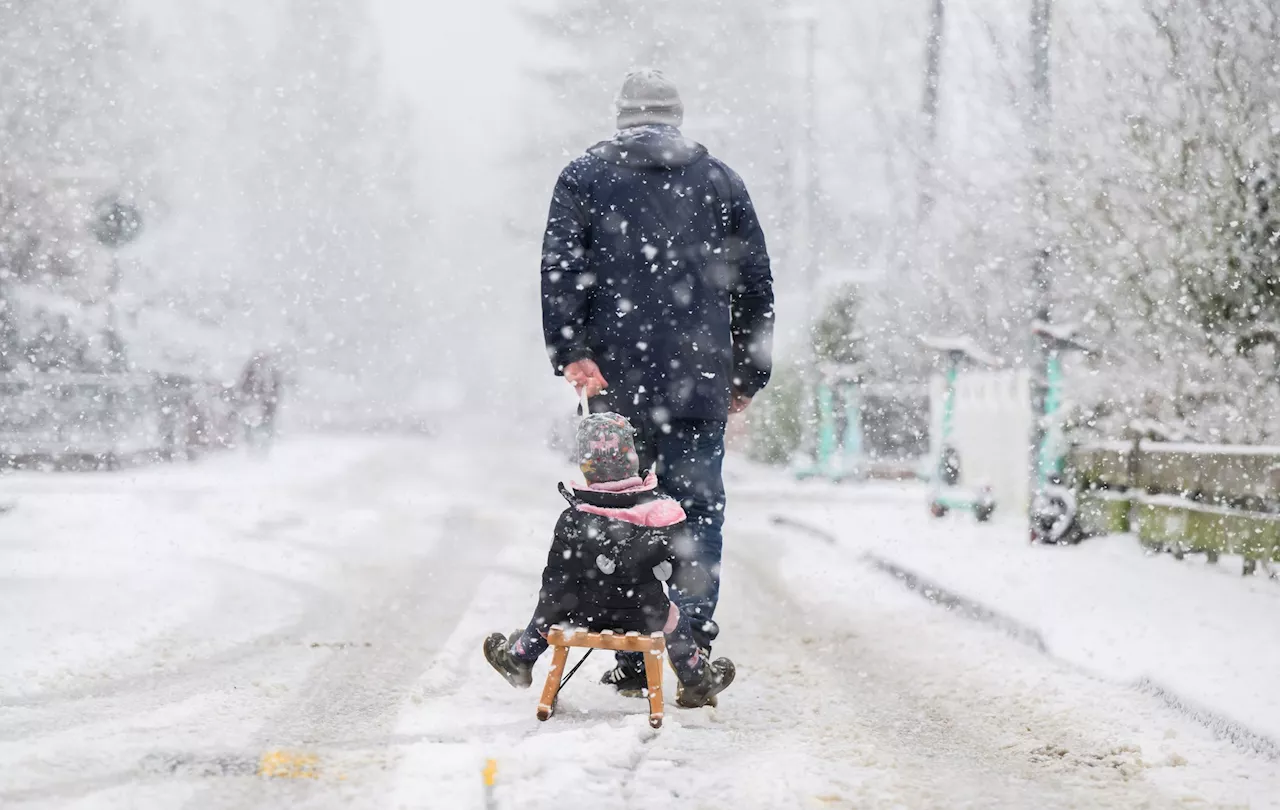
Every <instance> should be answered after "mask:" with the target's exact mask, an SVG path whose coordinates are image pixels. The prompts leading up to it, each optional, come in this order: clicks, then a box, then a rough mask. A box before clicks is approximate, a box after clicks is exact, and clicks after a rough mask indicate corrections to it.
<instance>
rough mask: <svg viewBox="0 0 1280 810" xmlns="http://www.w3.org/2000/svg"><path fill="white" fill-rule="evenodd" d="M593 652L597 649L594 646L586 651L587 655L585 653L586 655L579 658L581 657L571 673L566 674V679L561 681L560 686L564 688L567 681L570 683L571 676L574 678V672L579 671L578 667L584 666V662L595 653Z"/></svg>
mask: <svg viewBox="0 0 1280 810" xmlns="http://www.w3.org/2000/svg"><path fill="white" fill-rule="evenodd" d="M593 652H595V650H594V649H593V648H587V653H586V655H584V656H582V657H581V658H579V659H578V663H577V664H575V665H574V667H573V669H571V670H569V674H568V675H565V676H564V680H563V681H561V682H560V688H561V689H563V688H564V685H565V684H566V683H568V682H569V679H570V678H572V677H573V673H575V672H577V671H578V667H580V666H582V664H583V663H584V662H585V661H586V660H587V659H588V658H590V657H591V653H593Z"/></svg>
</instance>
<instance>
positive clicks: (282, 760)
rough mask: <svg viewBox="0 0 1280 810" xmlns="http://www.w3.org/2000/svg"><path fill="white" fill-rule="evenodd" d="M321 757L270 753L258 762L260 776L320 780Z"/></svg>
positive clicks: (290, 752)
mask: <svg viewBox="0 0 1280 810" xmlns="http://www.w3.org/2000/svg"><path fill="white" fill-rule="evenodd" d="M319 761H320V759H319V757H317V756H316V755H315V754H304V753H299V752H297V751H281V750H275V751H268V752H266V753H265V754H263V755H262V757H261V758H260V759H259V760H258V776H266V777H269V778H272V779H319V778H320V768H319V764H318V763H319Z"/></svg>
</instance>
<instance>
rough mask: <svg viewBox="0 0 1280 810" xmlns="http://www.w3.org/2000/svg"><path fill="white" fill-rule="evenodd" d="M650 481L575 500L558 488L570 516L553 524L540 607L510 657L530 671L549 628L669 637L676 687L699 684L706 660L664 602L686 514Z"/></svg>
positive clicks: (591, 490)
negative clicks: (677, 541)
mask: <svg viewBox="0 0 1280 810" xmlns="http://www.w3.org/2000/svg"><path fill="white" fill-rule="evenodd" d="M657 490H658V481H657V479H656V478H655V477H654V475H653V473H650V474H649V476H648V477H647V478H646V479H644V480H643V481H641V480H640V479H639V478H632V479H628V480H626V481H619V482H611V483H607V484H594V485H592V486H590V487H588V488H586V489H581V488H578V487H575V488H574V489H573V491H572V492H570V491H569V490H567V489H565V488H564V487H563V486H562V487H561V488H560V491H561V493H562V494H563V495H564V496H565V498H566V499H567V500H568V501H569V504H570V505H569V508H568V509H566V510H565V511H564V513H563V514H561V515H560V520H559V521H558V522H557V523H556V532H555V539H554V540H552V542H551V551H550V553H548V554H547V567H546V568H544V569H543V571H542V591H541V592H540V593H539V594H538V607H537V610H535V611H534V615H533V619H532V620H531V621H530V622H529V626H528V627H527V628H525V630H524V632H523V633H521V634H519V636H518V637H517V638H515V639H514V640H513V641H511V642H510V643H509V654H510V655H511V656H513V657H514V659H516V660H518V661H521V662H523V663H524V665H531V664H532V663H533V662H534V661H536V660H537V659H538V656H540V655H542V653H544V652H545V651H546V649H547V639H546V633H547V628H549V627H550V626H551V625H553V624H569V625H573V626H575V627H585V628H587V629H588V630H593V631H599V630H618V631H622V632H630V631H632V630H636V631H639V632H642V633H657V632H662V633H665V634H666V641H667V655H668V656H670V658H671V665H672V667H673V668H674V669H675V671H676V675H677V676H678V677H679V678H680V682H681V683H689V684H692V683H699V682H700V681H701V680H702V675H703V669H704V667H705V665H706V660H705V656H704V655H703V653H702V650H701V649H700V648H699V647H698V644H697V642H696V641H694V638H693V629H692V626H691V625H690V621H689V617H688V616H684V615H681V614H680V613H679V612H678V611H677V610H676V609H675V608H674V607H673V606H672V604H671V602H670V600H669V599H668V598H667V594H666V590H665V589H664V588H663V586H662V582H663V580H665V579H666V578H667V577H669V576H670V575H671V566H672V564H673V562H674V561H675V543H676V538H677V536H678V535H679V534H680V533H681V532H683V531H684V529H685V524H684V520H685V515H684V509H682V508H681V507H680V504H678V503H676V502H675V501H674V500H672V499H670V498H667V497H665V496H663V495H659V494H658V491H657Z"/></svg>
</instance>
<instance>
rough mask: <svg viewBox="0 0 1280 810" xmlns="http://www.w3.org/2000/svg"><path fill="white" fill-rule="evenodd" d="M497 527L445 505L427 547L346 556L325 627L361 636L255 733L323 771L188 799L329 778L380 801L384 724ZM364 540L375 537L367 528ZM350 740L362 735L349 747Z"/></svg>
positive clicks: (304, 794) (454, 614) (196, 803)
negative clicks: (423, 551)
mask: <svg viewBox="0 0 1280 810" xmlns="http://www.w3.org/2000/svg"><path fill="white" fill-rule="evenodd" d="M420 517H421V516H413V517H406V516H403V515H399V516H392V518H391V519H388V520H383V521H379V522H378V523H377V524H376V526H375V527H374V528H376V529H378V530H379V531H381V532H388V533H395V534H397V535H398V536H405V535H406V533H409V532H412V531H413V530H414V528H415V525H414V524H415V523H417V522H418V520H420ZM504 528H505V527H504V526H503V524H502V523H501V522H500V521H496V520H491V519H487V518H485V517H483V516H481V515H480V514H478V513H477V512H476V511H473V510H470V509H467V508H465V507H464V508H458V509H453V510H451V511H449V512H448V513H446V515H445V516H444V518H443V525H442V527H440V528H439V529H438V531H439V532H440V539H439V542H437V543H436V544H435V546H434V548H433V550H432V553H430V554H427V555H422V556H419V557H418V558H417V559H413V560H406V559H404V558H403V557H395V556H393V557H390V558H388V559H386V560H383V561H381V562H380V563H379V564H376V565H369V566H364V567H358V566H352V568H351V571H350V574H351V581H349V583H348V588H347V590H346V591H345V592H344V596H345V604H346V606H347V611H346V614H345V615H344V616H342V617H341V619H340V620H339V621H336V622H335V626H333V627H329V628H326V629H325V633H326V635H327V636H329V637H334V638H339V637H341V638H350V639H359V641H360V642H361V645H359V646H354V647H349V648H344V649H338V650H334V651H332V652H330V653H329V654H328V657H327V658H326V659H325V660H324V661H323V662H322V663H320V664H318V665H317V666H316V667H314V668H313V669H312V671H311V673H310V674H309V676H308V677H307V679H306V681H305V683H303V684H302V685H301V686H300V687H299V688H298V689H297V690H295V691H296V694H297V695H298V696H297V697H296V698H295V699H293V700H291V701H289V702H288V703H287V704H286V705H285V706H283V707H282V708H280V709H279V710H277V711H276V712H275V713H274V714H273V715H272V716H271V717H270V718H269V719H268V720H267V722H266V723H265V724H264V728H263V729H262V730H261V731H260V732H259V733H258V734H257V735H255V740H256V742H255V745H254V747H255V748H256V749H257V750H258V751H260V752H268V753H269V752H285V753H286V754H287V755H288V756H300V755H307V756H310V755H314V756H315V757H316V765H315V769H316V772H317V773H318V774H319V775H320V776H321V777H322V778H319V779H311V778H306V779H289V780H283V781H282V780H263V779H261V778H259V777H258V776H257V775H256V774H255V775H250V776H247V777H244V778H235V779H229V780H228V779H223V780H213V781H210V782H208V783H207V784H205V785H204V786H203V789H202V790H200V791H199V792H198V794H197V795H196V796H195V797H194V798H193V799H192V801H191V802H189V803H188V804H187V806H188V807H192V808H197V807H198V808H219V807H241V806H245V805H253V806H258V805H259V804H261V805H263V806H268V805H272V804H275V803H286V804H287V803H296V804H301V805H306V804H309V803H312V802H316V801H320V800H321V798H322V797H324V796H326V795H329V794H331V793H332V792H333V791H334V789H335V781H334V780H335V779H336V780H338V781H350V782H351V783H352V784H353V785H355V784H358V786H359V791H360V797H361V801H362V802H365V803H368V805H369V806H379V802H380V800H381V799H383V798H385V797H386V793H387V791H388V790H389V789H390V788H391V785H389V784H387V783H386V780H385V779H382V778H381V777H380V776H379V774H381V773H383V772H386V771H388V770H389V769H390V765H391V763H392V760H393V759H394V749H393V747H392V746H393V744H394V740H395V738H394V737H393V736H392V732H393V731H394V730H395V726H396V723H397V721H398V719H399V715H400V711H401V707H402V706H403V704H404V703H405V702H406V700H408V698H409V697H410V690H411V688H412V687H413V685H414V684H415V683H416V681H417V679H418V678H419V677H420V676H421V674H422V672H423V670H424V669H426V667H427V665H428V664H429V663H430V662H431V660H432V659H433V658H434V656H435V655H437V654H438V653H439V651H440V649H441V647H442V645H443V644H444V642H445V641H446V640H447V639H448V638H449V636H450V634H451V633H452V631H453V628H454V626H455V625H456V624H457V622H458V620H459V618H460V617H461V615H462V613H463V611H465V609H466V607H467V605H468V604H469V603H470V601H471V599H472V596H473V594H474V592H475V590H476V588H477V587H478V586H479V584H480V582H481V581H482V578H483V576H484V574H485V573H486V567H487V563H488V560H489V558H490V557H491V556H492V555H493V553H494V551H495V550H496V549H497V548H498V547H499V545H500V542H501V540H500V538H501V537H502V535H503V533H504V532H503V530H504ZM369 540H370V541H371V542H376V535H374V536H371V537H370V538H369ZM315 631H316V632H320V631H321V628H315ZM365 644H367V645H368V646H363V645H365ZM352 740H363V741H366V742H367V745H364V746H362V747H360V748H356V747H354V746H353V745H352V742H351V741H352Z"/></svg>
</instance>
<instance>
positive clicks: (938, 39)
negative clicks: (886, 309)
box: [916, 0, 946, 228]
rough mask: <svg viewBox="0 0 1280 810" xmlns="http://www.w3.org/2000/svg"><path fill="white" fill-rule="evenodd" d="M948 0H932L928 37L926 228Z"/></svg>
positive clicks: (923, 172)
mask: <svg viewBox="0 0 1280 810" xmlns="http://www.w3.org/2000/svg"><path fill="white" fill-rule="evenodd" d="M945 14H946V0H933V8H932V10H931V11H930V13H929V39H928V41H927V42H926V43H925V52H924V101H923V104H922V105H921V113H922V116H923V118H924V144H923V145H922V146H921V149H920V177H919V179H918V181H917V182H919V184H920V200H919V204H918V209H917V212H916V218H917V222H916V224H917V227H920V228H923V227H924V223H925V220H927V219H928V218H929V212H930V211H932V210H933V188H932V184H933V156H934V151H935V149H936V145H937V142H938V88H939V85H940V79H941V70H942V37H943V32H944V31H945V30H946V29H945Z"/></svg>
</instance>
